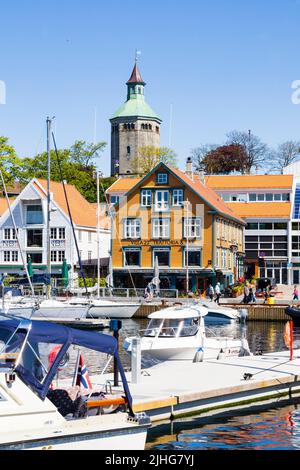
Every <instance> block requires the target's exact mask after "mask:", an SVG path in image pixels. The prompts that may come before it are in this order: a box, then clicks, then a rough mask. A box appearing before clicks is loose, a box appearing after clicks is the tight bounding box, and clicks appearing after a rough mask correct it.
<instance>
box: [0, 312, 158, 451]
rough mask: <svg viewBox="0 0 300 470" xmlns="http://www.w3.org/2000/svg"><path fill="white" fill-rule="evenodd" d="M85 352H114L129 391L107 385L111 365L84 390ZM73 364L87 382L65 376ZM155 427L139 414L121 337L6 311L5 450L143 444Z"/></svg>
mask: <svg viewBox="0 0 300 470" xmlns="http://www.w3.org/2000/svg"><path fill="white" fill-rule="evenodd" d="M82 351H84V354H85V355H86V354H87V351H90V352H91V354H92V355H93V356H92V357H94V358H95V355H97V358H98V354H99V355H101V353H102V355H104V357H105V360H106V357H107V355H109V357H110V358H112V357H113V358H114V359H115V361H116V363H117V366H118V369H119V373H120V376H121V379H122V384H123V390H122V391H121V392H120V391H118V392H115V391H114V390H111V388H110V387H109V388H107V387H105V384H104V383H101V381H102V382H103V381H104V375H103V372H104V370H103V371H102V374H100V375H95V376H92V375H91V376H90V377H89V381H90V385H91V387H92V388H90V387H89V388H88V389H87V388H82V382H84V380H85V379H86V371H87V368H86V367H85V366H84V365H83V363H81V361H77V360H75V362H74V361H73V362H72V360H71V359H72V354H73V355H74V354H75V355H76V357H78V355H79V354H80V356H81V353H82ZM86 357H89V356H86ZM96 362H97V367H98V364H100V365H101V361H100V362H99V363H98V359H97V361H96ZM79 363H80V364H81V366H80V368H79V367H78V364H79ZM74 364H75V368H74ZM66 365H68V367H69V366H70V367H71V365H73V368H74V369H75V373H74V374H69V376H70V377H72V376H74V377H75V376H76V377H77V378H78V377H79V378H80V381H79V384H78V382H77V381H76V382H75V384H76V385H74V380H73V382H72V381H71V378H64V379H61V375H62V374H63V372H59V371H62V369H63V368H64V367H65V366H66ZM64 371H66V369H64ZM79 371H80V372H79ZM65 375H66V372H65ZM118 390H120V388H119V387H118ZM149 426H150V420H149V417H148V416H147V415H146V414H145V413H138V414H135V413H134V412H133V404H132V397H131V394H130V390H129V388H128V383H127V381H126V377H125V373H124V369H123V367H122V364H121V361H120V357H119V354H118V343H117V340H116V339H115V338H114V337H112V336H110V335H108V334H101V333H96V332H86V331H82V330H76V329H72V328H68V327H65V326H62V325H57V324H55V323H49V322H41V321H38V320H36V321H35V320H30V319H24V318H13V317H10V316H4V315H0V450H28V449H34V450H50V449H54V450H59V449H63V450H65V449H66V450H75V449H78V450H81V449H86V450H125V449H126V450H130V449H131V450H142V449H144V446H145V440H146V435H147V430H148V428H149Z"/></svg>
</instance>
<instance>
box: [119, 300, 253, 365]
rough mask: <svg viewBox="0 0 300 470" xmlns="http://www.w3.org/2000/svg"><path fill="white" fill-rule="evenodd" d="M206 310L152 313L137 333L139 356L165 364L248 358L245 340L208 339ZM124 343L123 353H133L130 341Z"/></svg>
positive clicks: (190, 308)
mask: <svg viewBox="0 0 300 470" xmlns="http://www.w3.org/2000/svg"><path fill="white" fill-rule="evenodd" d="M206 317H207V309H205V307H203V306H202V305H201V304H195V305H190V306H188V305H178V306H176V305H175V306H172V307H168V308H165V309H162V310H159V311H158V312H155V313H151V314H150V315H149V316H148V318H149V320H150V321H149V324H148V326H147V328H146V329H145V330H141V331H140V332H139V336H140V346H141V353H142V355H144V357H147V358H153V359H158V360H161V361H165V360H189V361H192V360H195V361H199V362H200V361H202V360H206V359H218V358H221V357H222V358H225V357H229V356H243V355H249V354H250V351H249V345H248V342H247V340H246V339H245V338H242V339H233V338H229V337H225V336H207V334H206V332H207V327H206V326H205V324H204V320H205V319H206ZM134 338H136V337H128V338H126V339H125V341H124V343H123V347H124V349H125V351H127V352H128V353H129V354H131V352H132V348H133V339H134Z"/></svg>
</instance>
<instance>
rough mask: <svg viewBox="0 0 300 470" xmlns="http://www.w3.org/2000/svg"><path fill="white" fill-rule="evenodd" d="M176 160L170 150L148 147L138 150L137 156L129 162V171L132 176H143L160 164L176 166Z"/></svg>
mask: <svg viewBox="0 0 300 470" xmlns="http://www.w3.org/2000/svg"><path fill="white" fill-rule="evenodd" d="M176 160H177V156H176V154H175V152H174V151H173V150H172V149H170V148H168V147H154V146H153V145H148V146H145V147H140V148H139V149H138V153H137V155H135V156H134V157H133V159H132V160H131V171H132V173H134V174H137V175H141V176H143V175H146V174H147V173H149V171H151V170H153V168H155V167H156V165H157V164H158V163H160V162H163V163H166V164H167V165H170V166H176Z"/></svg>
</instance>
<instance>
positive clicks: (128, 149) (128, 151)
mask: <svg viewBox="0 0 300 470" xmlns="http://www.w3.org/2000/svg"><path fill="white" fill-rule="evenodd" d="M129 154H130V145H128V146H127V155H129Z"/></svg>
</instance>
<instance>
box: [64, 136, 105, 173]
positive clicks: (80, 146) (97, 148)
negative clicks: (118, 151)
mask: <svg viewBox="0 0 300 470" xmlns="http://www.w3.org/2000/svg"><path fill="white" fill-rule="evenodd" d="M105 147H106V142H98V143H97V144H90V143H87V142H85V141H84V140H77V141H76V142H75V144H74V145H72V147H71V148H70V157H71V161H72V162H73V163H77V164H79V165H80V166H81V167H82V168H83V169H87V170H88V169H90V168H91V166H92V165H93V164H94V158H96V157H98V158H99V156H100V155H99V154H100V152H103V150H104V149H105Z"/></svg>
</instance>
